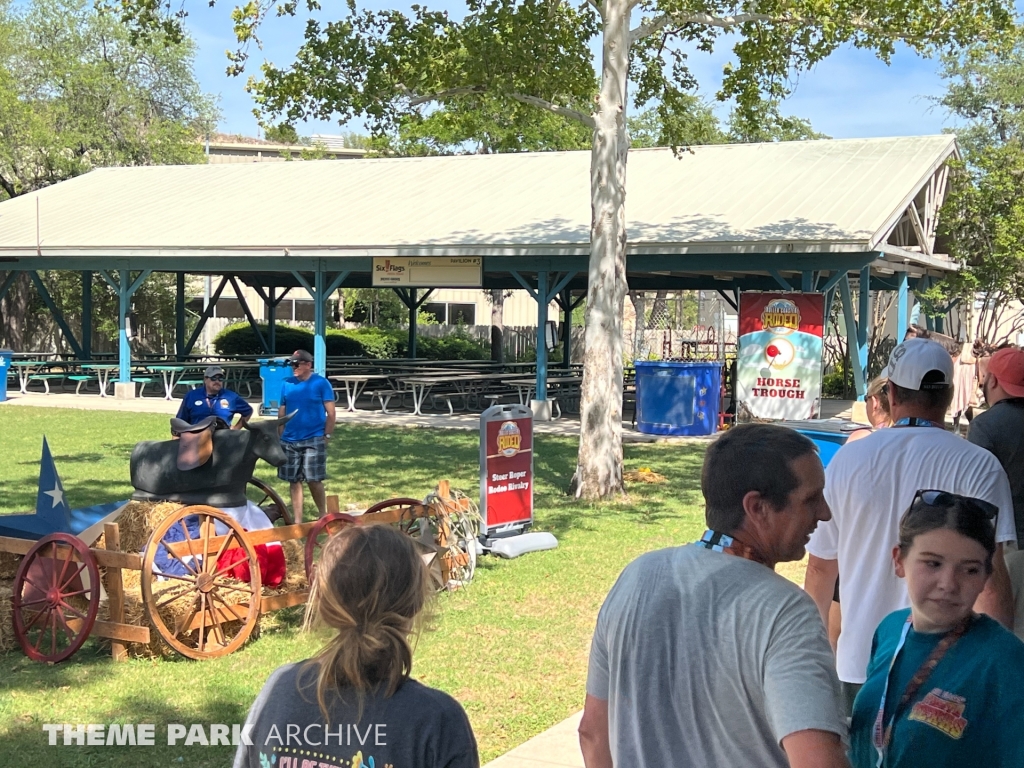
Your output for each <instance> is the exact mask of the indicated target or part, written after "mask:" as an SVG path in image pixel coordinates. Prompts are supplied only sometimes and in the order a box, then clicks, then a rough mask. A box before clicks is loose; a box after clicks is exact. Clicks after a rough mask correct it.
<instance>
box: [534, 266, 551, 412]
mask: <svg viewBox="0 0 1024 768" xmlns="http://www.w3.org/2000/svg"><path fill="white" fill-rule="evenodd" d="M549 295H550V294H549V293H548V273H547V272H538V273H537V296H538V297H539V298H538V300H537V399H538V400H540V401H541V402H542V403H543V402H545V401H546V400H547V398H548V344H547V330H548V302H549V301H550V298H548V297H549Z"/></svg>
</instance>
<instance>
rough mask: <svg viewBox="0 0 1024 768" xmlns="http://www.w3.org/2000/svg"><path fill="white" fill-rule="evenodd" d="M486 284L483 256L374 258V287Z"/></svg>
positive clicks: (454, 286) (440, 286)
mask: <svg viewBox="0 0 1024 768" xmlns="http://www.w3.org/2000/svg"><path fill="white" fill-rule="evenodd" d="M483 284H484V260H483V259H482V258H481V257H480V256H464V257H457V256H453V257H448V256H442V257H435V256H430V257H427V258H418V257H417V258H390V257H388V258H374V260H373V285H374V287H377V286H383V287H389V288H391V287H399V288H400V287H403V286H405V287H408V288H479V287H480V286H482V285H483Z"/></svg>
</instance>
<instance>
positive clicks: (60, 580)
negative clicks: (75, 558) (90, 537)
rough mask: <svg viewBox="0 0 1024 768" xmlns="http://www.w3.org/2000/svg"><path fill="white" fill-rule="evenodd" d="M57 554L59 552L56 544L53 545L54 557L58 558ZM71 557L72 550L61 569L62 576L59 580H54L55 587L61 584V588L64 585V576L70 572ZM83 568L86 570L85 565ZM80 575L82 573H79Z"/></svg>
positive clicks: (69, 551)
mask: <svg viewBox="0 0 1024 768" xmlns="http://www.w3.org/2000/svg"><path fill="white" fill-rule="evenodd" d="M57 552H58V550H57V545H56V544H54V545H53V555H54V557H56V556H57ZM71 555H72V552H71V550H68V556H67V558H66V559H65V560H64V565H62V566H61V567H60V576H59V577H58V578H57V579H55V580H54V582H53V586H57V585H58V584H60V585H61V586H63V585H64V574H65V573H67V572H68V563H70V562H71ZM82 567H83V568H84V567H85V566H84V565H83V566H82ZM55 572H56V571H55ZM79 573H81V571H79Z"/></svg>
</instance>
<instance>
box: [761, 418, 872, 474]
mask: <svg viewBox="0 0 1024 768" xmlns="http://www.w3.org/2000/svg"><path fill="white" fill-rule="evenodd" d="M779 423H780V424H782V426H784V427H789V428H790V429H795V430H796V431H797V432H799V433H800V434H801V435H804V436H806V437H809V438H810V439H811V441H812V442H813V443H814V444H815V445H816V446H818V457H819V458H820V459H821V463H822V466H825V467H827V466H828V463H829V462H830V461H831V460H832V457H833V456H835V455H836V452H837V451H838V450H839V449H840V448H842V447H843V446H844V445H845V444H846V441H847V439H848V438H849V437H850V434H851V433H852V432H856V431H857V430H858V429H864V428H865V425H864V424H854V423H853V422H851V421H839V420H835V421H833V420H832V419H829V420H827V421H824V420H822V421H818V420H814V419H808V420H802V421H801V420H793V421H782V422H779Z"/></svg>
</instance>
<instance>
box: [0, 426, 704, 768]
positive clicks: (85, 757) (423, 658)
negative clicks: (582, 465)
mask: <svg viewBox="0 0 1024 768" xmlns="http://www.w3.org/2000/svg"><path fill="white" fill-rule="evenodd" d="M44 434H45V435H46V436H47V438H48V440H49V442H50V448H51V450H52V452H53V455H54V458H55V460H56V464H57V469H58V472H59V473H60V475H61V478H62V480H63V482H64V486H65V490H66V493H67V496H68V499H69V501H70V503H71V504H72V506H86V505H89V504H94V503H98V502H103V501H113V500H116V499H120V498H127V497H128V495H129V494H130V493H131V487H130V484H129V477H128V458H129V455H130V453H131V449H132V447H133V446H134V444H135V443H136V442H137V441H138V440H143V439H154V438H160V437H162V436H164V435H166V434H167V417H166V416H160V415H150V414H126V413H102V414H100V413H93V412H87V411H72V410H57V409H42V408H39V409H36V408H25V407H17V408H14V407H0V436H2V442H0V513H10V512H22V511H27V510H31V509H32V508H33V506H34V504H35V494H36V483H37V477H38V467H39V454H40V446H41V442H42V435H44ZM575 446H576V443H575V441H574V440H570V439H565V438H554V437H546V436H537V438H536V458H535V475H536V477H535V489H536V490H535V505H536V528H537V529H538V530H545V531H551V532H552V533H554V534H555V535H556V536H557V537H558V539H559V542H560V545H559V547H558V549H556V550H553V551H549V552H540V553H535V554H530V555H526V556H524V557H522V558H519V559H517V560H512V561H504V560H499V559H496V558H484V559H483V560H482V562H481V564H480V567H479V569H478V571H477V577H476V579H475V580H474V581H473V583H472V584H471V585H470V586H469V587H468V588H467V589H464V590H461V591H459V592H456V593H454V594H446V595H441V596H440V597H439V599H438V601H437V617H436V620H435V622H434V625H435V626H434V629H433V630H432V631H430V632H427V633H425V634H424V635H423V636H422V638H421V639H420V642H419V646H418V648H417V652H416V656H415V665H414V670H413V674H414V675H415V676H416V677H417V678H418V679H420V680H422V681H423V682H425V683H427V684H428V685H432V686H436V687H438V688H442V689H444V690H445V691H448V692H449V693H451V694H452V695H454V696H455V697H456V698H458V699H459V701H461V702H462V704H463V705H464V706H465V708H466V710H467V712H468V713H469V717H470V720H471V721H472V724H473V728H474V731H475V732H476V736H477V739H478V742H479V745H480V750H481V757H482V759H483V760H484V761H485V762H486V761H487V760H490V759H492V758H494V757H496V756H498V755H500V754H502V753H504V752H506V751H508V750H509V749H511V748H512V747H514V746H516V745H518V744H520V743H522V742H523V741H525V740H527V739H528V738H530V737H531V736H534V735H535V734H537V733H539V732H541V731H543V730H544V729H546V728H548V727H550V726H551V725H554V724H555V723H557V722H558V721H560V720H562V719H563V718H565V717H567V716H569V715H570V714H572V713H573V712H575V711H576V710H578V709H579V708H580V707H581V706H582V703H583V698H584V682H585V678H586V667H587V651H588V647H589V642H590V635H591V632H592V629H593V625H594V620H595V617H596V615H597V611H598V609H599V607H600V605H601V602H602V600H603V599H604V596H605V594H606V593H607V591H608V589H609V588H610V587H611V585H612V583H613V582H614V580H615V578H616V576H617V575H618V574H619V572H620V571H621V570H622V568H623V566H625V565H626V563H628V562H629V561H630V560H632V559H633V558H634V557H636V556H637V555H638V554H640V553H642V552H646V551H648V550H652V549H657V548H660V547H666V546H672V545H676V544H680V543H683V542H685V541H688V540H689V541H692V540H693V539H694V538H696V537H697V536H698V535H699V534H700V532H701V530H702V529H703V514H702V503H701V496H700V467H701V462H702V459H703V452H704V446H703V445H701V444H656V445H629V446H627V447H626V468H627V470H628V469H637V468H639V467H642V466H646V467H651V468H652V469H653V470H654V471H656V472H659V473H661V474H662V475H665V476H666V477H667V478H668V482H667V483H666V484H663V485H642V484H638V485H631V486H630V495H629V498H628V499H623V500H620V501H616V502H609V503H604V504H599V505H588V504H582V503H579V502H575V501H574V500H572V499H571V498H569V497H568V496H566V495H565V492H564V491H565V487H566V485H567V483H568V480H569V477H570V476H571V474H572V469H573V466H574V464H575V457H576V447H575ZM478 455H479V447H478V442H477V436H476V434H475V433H470V432H458V431H451V430H438V431H430V430H426V429H403V428H391V429H379V428H364V427H345V426H339V428H338V430H337V432H336V439H335V440H334V441H333V442H332V443H331V445H330V453H329V457H328V461H329V466H328V473H329V480H328V482H327V486H328V492H329V493H336V494H338V495H339V497H340V501H341V504H342V508H343V509H344V506H345V505H346V504H349V503H352V504H358V505H366V504H370V503H372V502H375V501H380V500H383V499H387V498H390V497H394V496H413V497H422V496H423V495H425V494H426V493H428V492H429V491H430V490H431V489H432V488H433V486H434V485H435V483H436V482H437V481H438V480H441V479H448V480H450V481H451V482H452V485H453V487H456V488H462V489H464V490H465V491H466V492H467V493H469V494H470V495H471V496H475V495H476V493H477V485H478V477H479V468H478ZM257 474H258V476H260V477H262V478H263V479H265V480H267V481H268V482H271V483H272V484H273V485H275V487H277V489H278V490H279V491H281V492H282V494H283V495H284V496H285V498H287V493H286V487H285V486H284V485H283V484H281V483H280V482H279V481H277V479H276V474H275V471H274V470H273V469H272V468H271V467H269V466H267V465H266V464H263V463H262V462H261V466H260V467H259V468H258V470H257ZM307 504H308V505H309V506H311V502H308V501H307ZM299 619H300V613H299V610H297V609H293V610H289V611H282V612H279V613H278V614H275V621H274V623H273V625H272V626H271V627H270V628H269V630H268V631H265V632H264V633H263V635H262V637H260V639H259V640H257V641H255V642H253V643H250V644H249V646H248V647H246V648H244V649H242V650H241V651H239V652H238V653H235V654H233V655H231V656H228V657H225V658H221V659H216V660H212V661H202V662H195V661H189V660H185V659H178V660H172V661H160V660H155V661H154V660H133V661H129V662H125V663H120V664H114V663H113V662H111V660H110V658H109V655H106V654H104V653H103V652H102V651H101V650H100V649H99V648H98V647H97V646H96V645H94V644H93V643H92V641H90V642H89V643H87V645H86V646H85V648H83V649H82V651H80V652H79V653H78V654H77V655H76V656H75V657H74V658H72V659H71V660H70V661H68V662H66V663H64V664H60V665H57V666H54V667H46V666H43V665H41V664H38V663H35V662H31V661H29V660H27V659H26V658H25V657H24V656H22V654H21V652H20V651H14V652H11V653H9V654H6V655H0V745H2V746H0V753H2V754H3V755H4V757H3V759H2V760H0V762H5V763H6V764H12V765H17V766H18V767H19V768H29V767H30V766H37V765H38V766H51V765H61V766H91V765H103V766H133V767H134V766H156V765H182V764H184V765H189V766H226V765H229V764H230V760H231V755H232V754H233V750H232V749H230V748H226V747H198V746H193V747H188V748H183V747H180V746H179V747H168V746H167V745H166V742H165V734H166V724H167V723H183V724H186V725H187V724H190V723H205V724H209V723H228V724H230V723H241V722H243V720H244V718H245V713H246V711H247V710H248V708H249V705H250V704H251V702H252V700H253V699H254V698H255V696H256V694H257V692H258V691H259V689H260V687H261V686H262V685H263V682H264V681H265V680H266V678H267V675H268V674H269V673H270V672H271V671H272V670H273V669H274V668H276V667H277V666H279V665H281V664H284V663H288V662H292V661H297V660H300V659H304V658H307V657H309V656H310V655H311V654H313V653H314V652H315V651H316V649H317V648H318V646H319V644H320V643H321V642H322V638H318V637H315V636H311V635H306V634H302V633H300V632H299V631H298V629H297V624H298V622H299ZM115 722H117V723H129V722H130V723H155V724H156V726H157V727H156V735H157V746H154V747H63V746H60V747H49V746H47V745H46V734H45V733H44V732H43V731H42V725H43V724H44V723H105V724H109V723H115ZM161 741H164V743H163V745H161ZM179 759H180V761H179ZM8 760H13V761H14V762H13V763H8V762H7V761H8Z"/></svg>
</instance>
